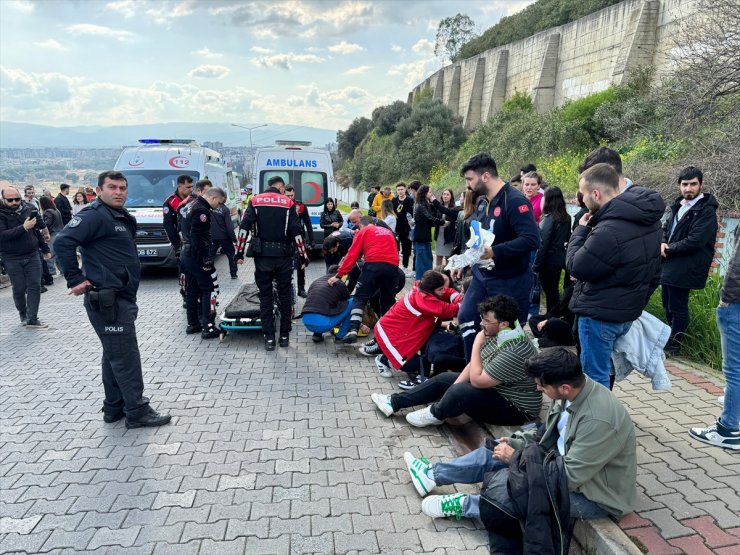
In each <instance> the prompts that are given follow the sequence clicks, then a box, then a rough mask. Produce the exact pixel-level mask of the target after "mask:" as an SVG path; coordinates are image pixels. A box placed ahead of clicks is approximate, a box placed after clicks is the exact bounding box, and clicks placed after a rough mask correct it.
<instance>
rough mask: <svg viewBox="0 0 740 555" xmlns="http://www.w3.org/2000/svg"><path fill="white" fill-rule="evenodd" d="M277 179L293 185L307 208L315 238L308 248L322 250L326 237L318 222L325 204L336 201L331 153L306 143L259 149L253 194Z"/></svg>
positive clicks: (256, 155) (253, 179)
mask: <svg viewBox="0 0 740 555" xmlns="http://www.w3.org/2000/svg"><path fill="white" fill-rule="evenodd" d="M276 175H279V176H280V177H282V178H283V181H285V184H286V185H292V186H293V188H294V189H295V198H296V200H299V201H301V202H303V204H305V205H306V208H307V209H308V214H309V216H311V224H312V226H313V235H314V244H313V245H308V247H309V248H314V249H320V248H321V245H322V243H323V239H324V233H323V231H322V229H321V226H320V225H319V219H320V217H321V213H322V212H323V211H324V202H325V201H326V199H329V198H331V199H335V202H336V197H337V190H336V187H337V185H336V182H335V181H334V166H333V163H332V159H331V153H330V152H329V151H328V150H326V149H322V148H313V147H311V143H310V142H307V141H276V142H275V146H271V147H263V148H258V149H257V150H256V152H255V155H254V168H253V170H252V176H251V178H252V183H253V184H254V187H255V188H254V194H258V193H262V192H264V191H265V189H267V182H268V180H269V179H270V178H271V177H274V176H276Z"/></svg>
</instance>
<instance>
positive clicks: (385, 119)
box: [372, 100, 411, 136]
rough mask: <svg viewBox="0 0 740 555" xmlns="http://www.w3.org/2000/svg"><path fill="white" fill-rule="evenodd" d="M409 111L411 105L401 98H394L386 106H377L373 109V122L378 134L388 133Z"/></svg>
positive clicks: (392, 130)
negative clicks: (394, 99) (392, 101)
mask: <svg viewBox="0 0 740 555" xmlns="http://www.w3.org/2000/svg"><path fill="white" fill-rule="evenodd" d="M410 113H411V106H409V105H408V104H406V103H405V102H403V101H402V100H396V101H395V102H394V103H393V104H388V105H387V106H378V107H377V108H375V110H373V116H372V118H373V124H374V125H375V129H376V130H377V132H378V135H380V136H383V135H390V134H391V133H393V132H394V131H395V130H396V126H397V125H398V123H399V122H400V121H401V120H402V119H403V118H405V117H407V116H408V115H409V114H410Z"/></svg>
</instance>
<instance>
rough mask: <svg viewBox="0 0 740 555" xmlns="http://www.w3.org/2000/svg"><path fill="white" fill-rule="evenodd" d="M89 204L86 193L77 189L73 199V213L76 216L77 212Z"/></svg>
mask: <svg viewBox="0 0 740 555" xmlns="http://www.w3.org/2000/svg"><path fill="white" fill-rule="evenodd" d="M87 205H88V200H87V197H86V196H85V193H83V192H81V191H77V192H76V193H75V196H74V198H73V199H72V215H73V216H76V215H77V213H78V212H79V211H80V210H82V209H83V208H85V206H87Z"/></svg>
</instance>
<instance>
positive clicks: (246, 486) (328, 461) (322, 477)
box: [0, 260, 740, 555]
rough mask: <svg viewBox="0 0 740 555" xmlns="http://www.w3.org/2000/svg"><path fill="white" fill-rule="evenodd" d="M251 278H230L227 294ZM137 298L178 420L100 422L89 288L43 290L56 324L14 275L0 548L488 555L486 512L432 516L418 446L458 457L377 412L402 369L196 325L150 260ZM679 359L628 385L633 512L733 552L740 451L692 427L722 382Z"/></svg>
mask: <svg viewBox="0 0 740 555" xmlns="http://www.w3.org/2000/svg"><path fill="white" fill-rule="evenodd" d="M224 262H225V261H224V260H219V263H218V267H219V269H220V271H221V272H220V273H221V275H228V274H227V272H226V267H225V264H224ZM323 267H324V266H323V263H322V262H321V261H320V260H319V261H316V262H315V263H314V264H312V265H311V266H310V268H309V279H312V278H314V277H316V276H318V275H319V273H320V272H322V271H323ZM251 268H252V267H251V262H249V263H248V264H247V266H245V267H242V268H241V269H240V280H239V282H241V281H242V280H245V281H246V280H251V279H252V275H253V273H252V269H251ZM239 282H232V281H231V280H226V282H225V283H223V284H222V299H224V301H228V300H229V299H230V298H231V297H232V296H233V294H234V293H235V292H236V290H237V289H238V286H239ZM140 307H141V310H140V317H139V323H138V332H139V339H140V347H141V352H142V357H143V364H144V368H145V381H146V385H147V392H148V394H149V395H150V396H151V398H152V401H153V404H154V406H155V407H156V408H158V409H162V410H165V411H169V412H171V413H172V414H173V415H174V419H173V423H172V424H171V425H170V426H167V427H164V428H161V429H156V430H126V429H125V427H124V426H123V423H122V422H119V423H116V424H112V425H107V424H104V423H103V422H102V415H101V413H100V412H99V410H100V403H101V394H102V386H101V385H100V377H99V373H100V370H99V356H100V347H99V342H98V340H97V338H96V337H95V336H94V334H93V332H92V329H91V328H90V326H89V324H88V323H87V319H86V318H85V316H84V310H83V308H82V303H81V300H80V299H72V298H70V297H68V296H67V295H66V290H65V288H64V285H63V284H62V283H61V282H59V283H58V284H56V285H54V286H53V287H51V288H50V291H49V292H48V293H45V294H44V295H43V296H42V304H41V311H40V316H41V318H42V319H44V320H46V321H47V322H49V323H50V324H51V326H50V329H48V330H27V329H23V328H21V327H20V326H19V325H18V322H17V315H16V313H15V309H14V308H13V303H12V298H11V295H10V291H9V290H8V289H3V290H0V388H1V389H2V403H0V553H11V552H22V553H88V552H91V553H116V554H118V553H125V554H129V553H131V554H133V553H144V554H152V553H154V554H164V553H172V554H177V555H185V554H188V553H207V554H211V553H214V554H220V553H232V552H233V553H249V554H250V555H251V554H256V553H278V554H285V553H348V552H354V553H381V552H382V553H414V554H416V553H434V554H436V555H442V554H454V553H487V552H488V549H487V537H486V534H485V532H483V531H482V530H480V529H479V528H478V527H476V524H475V523H472V522H466V521H465V520H462V521H459V522H456V521H454V520H452V521H444V520H439V521H434V522H433V521H431V520H430V519H428V518H427V517H425V516H424V515H421V514H420V498H419V497H418V495H417V494H416V492H415V490H414V489H413V487H412V486H411V484H410V483H409V480H408V475H407V472H406V470H405V467H404V465H403V460H402V454H403V452H404V451H406V450H411V451H412V452H416V453H418V452H421V453H423V454H424V455H425V456H427V457H428V458H430V459H436V460H439V459H448V458H450V457H452V456H454V454H453V452H452V450H451V446H450V444H449V442H448V440H447V439H446V438H445V437H444V436H443V435H442V434H441V433H440V431H439V430H438V429H435V428H432V429H421V430H419V429H414V428H411V427H410V426H408V425H407V424H406V422H405V420H403V418H399V417H396V418H392V419H386V418H385V417H384V416H382V415H381V414H380V413H378V412H377V411H376V410H375V409H374V406H373V405H372V403H371V402H370V399H369V395H370V393H371V392H373V391H391V390H392V388H393V387H394V386H395V380H386V379H384V378H380V377H378V376H377V375H376V373H375V371H374V365H373V362H372V359H367V358H364V357H361V356H359V355H358V354H357V353H356V351H355V350H354V349H353V348H350V347H345V346H341V345H335V344H334V342H333V341H327V342H325V343H323V344H319V345H314V344H313V343H312V342H311V340H310V335H309V334H308V333H307V332H306V331H305V330H304V329H303V328H302V326H301V325H300V324H298V325H297V326H296V327H295V330H294V333H293V335H292V342H291V346H290V347H289V349H287V350H286V349H280V348H278V350H277V351H275V352H274V353H266V352H265V351H264V350H263V348H262V344H261V338H260V336H259V334H248V333H242V334H234V335H230V336H229V337H228V338H227V340H226V341H225V342H224V343H221V344H219V343H218V341H217V340H216V341H207V342H203V341H201V339H200V337H199V336H186V335H185V334H184V331H183V330H184V326H185V316H184V311H183V310H182V309H181V308H180V305H179V296H178V295H177V292H176V279H175V278H174V277H173V276H165V275H159V274H154V275H150V274H147V276H146V277H145V280H144V282H143V283H142V287H141V290H140ZM669 370H670V371H671V372H672V374H673V376H672V377H673V383H674V388H673V390H671V391H670V392H665V393H654V392H652V391H650V386H649V383H648V382H647V380H644V379H642V378H641V377H639V376H633V377H630V379H629V380H628V381H627V382H623V383H621V384H619V385H618V386H617V388H616V392H617V394H618V395H619V396H620V398H621V399H622V400H623V401H624V402H625V403H626V404H627V405H628V407H629V410H630V412H631V414H632V415H633V418H634V420H635V424H636V425H637V428H638V436H639V437H638V441H639V446H638V456H639V459H638V463H639V470H638V473H639V475H638V488H639V504H638V510H637V512H636V513H635V515H632V516H630V517H628V518H626V519H623V520H622V521H621V523H620V526H621V527H622V529H623V530H625V532H626V533H627V534H628V535H629V536H630V537H632V538H634V539H635V540H637V541H639V542H640V545H642V546H643V547H644V548H646V549H647V552H649V553H651V554H652V553H654V554H662V553H687V554H690V555H697V554H698V555H700V554H702V553H717V554H729V553H733V554H737V553H739V552H740V517H738V514H740V513H739V512H740V501H739V500H740V496H739V495H738V494H739V493H740V492H739V488H740V479H738V476H739V475H740V454H737V453H732V452H727V451H723V450H721V449H717V448H714V447H711V446H708V445H703V444H700V443H698V442H693V441H692V440H690V439H689V437H688V435H687V434H686V429H687V428H688V426H690V425H697V424H705V423H709V422H711V421H712V420H713V419H714V418H715V417H716V415H717V414H718V413H719V406H718V405H717V404H716V395H718V394H721V393H720V392H721V389H720V388H719V387H718V382H716V381H714V380H711V379H708V378H705V377H703V376H701V375H699V374H697V373H696V372H694V371H692V370H690V369H689V368H688V367H686V366H684V365H680V364H678V363H675V362H673V361H671V365H670V368H669ZM460 489H461V490H463V488H460ZM468 490H469V491H473V490H475V486H470V487H469V488H468ZM442 491H452V489H451V488H445V489H443V490H442Z"/></svg>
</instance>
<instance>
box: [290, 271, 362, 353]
mask: <svg viewBox="0 0 740 555" xmlns="http://www.w3.org/2000/svg"><path fill="white" fill-rule="evenodd" d="M337 269H339V266H338V265H337V264H334V265H333V266H330V267H329V269H328V271H327V274H326V275H323V276H321V277H320V278H318V279H316V280H314V281H313V282H312V283H311V286H310V287H309V288H308V293H307V297H306V302H305V304H304V305H303V312H302V315H301V316H302V318H303V325H304V326H305V327H306V329H307V330H308V331H310V332H313V337H312V338H311V339H312V340H313V342H314V343H321V342H322V341H323V340H324V335H323V334H324V333H326V332H327V331H330V330H332V329H333V328H335V327H336V326H339V333H337V336H336V337H337V339H342V338H343V337H344V335H345V334H346V333H347V332H348V331H349V317H350V312H351V311H352V299H350V297H349V289H347V285H346V284H345V283H344V282H343V281H339V282H338V283H337V284H336V285H334V286H333V287H332V286H331V285H329V283H328V282H329V278H330V277H332V276H333V275H335V274H336V273H337Z"/></svg>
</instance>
